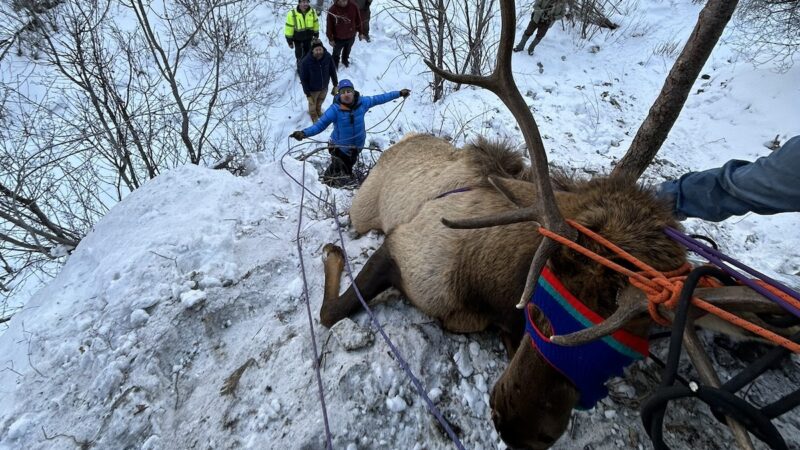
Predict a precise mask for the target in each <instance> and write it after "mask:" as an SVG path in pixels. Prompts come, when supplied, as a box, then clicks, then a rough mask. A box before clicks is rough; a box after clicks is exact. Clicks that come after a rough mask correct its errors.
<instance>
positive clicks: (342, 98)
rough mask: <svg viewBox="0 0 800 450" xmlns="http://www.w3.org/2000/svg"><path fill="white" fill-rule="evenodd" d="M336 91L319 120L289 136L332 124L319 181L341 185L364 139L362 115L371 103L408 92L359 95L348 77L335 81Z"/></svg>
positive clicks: (347, 179) (348, 177)
mask: <svg viewBox="0 0 800 450" xmlns="http://www.w3.org/2000/svg"><path fill="white" fill-rule="evenodd" d="M338 88H339V94H338V95H337V96H336V97H334V100H333V105H331V106H329V107H328V109H326V110H325V113H324V114H323V115H322V117H320V119H319V120H318V121H317V122H315V123H314V125H311V126H310V127H308V128H306V129H304V130H302V131H295V132H294V133H292V134H291V137H293V138H295V139H297V140H298V141H301V140H303V139H305V138H306V137H310V136H314V135H316V134H319V133H321V132H322V131H324V130H325V129H326V128H328V126H329V125H330V124H333V132H332V133H331V136H330V138H329V142H330V149H329V150H328V151H329V152H330V153H331V163H330V165H329V166H328V169H327V170H326V171H325V174H324V175H323V176H322V181H323V182H324V183H326V184H328V185H331V186H336V187H339V186H342V185H344V184H347V183H348V182H350V181H351V180H352V177H353V166H354V165H355V164H356V161H358V155H359V154H360V153H361V149H362V148H363V147H364V143H365V142H366V140H367V129H366V125H365V123H364V116H365V115H366V114H367V111H368V110H369V109H370V108H372V107H373V106H377V105H382V104H384V103H387V102H390V101H392V100H394V99H396V98H398V97H403V98H406V97H408V96H409V95H410V94H411V91H410V90H408V89H401V90H399V91H392V92H386V93H383V94H379V95H374V96H363V97H362V96H361V94H360V93H359V92H358V91H356V90H355V87H354V86H353V83H352V82H351V81H350V80H341V81H339V86H338Z"/></svg>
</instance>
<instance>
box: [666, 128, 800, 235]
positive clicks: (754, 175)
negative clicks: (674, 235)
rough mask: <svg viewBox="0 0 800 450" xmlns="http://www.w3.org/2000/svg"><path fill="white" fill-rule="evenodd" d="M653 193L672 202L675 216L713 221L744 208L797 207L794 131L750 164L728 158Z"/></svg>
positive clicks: (798, 152)
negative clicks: (774, 147)
mask: <svg viewBox="0 0 800 450" xmlns="http://www.w3.org/2000/svg"><path fill="white" fill-rule="evenodd" d="M658 193H659V195H660V196H661V197H663V198H667V199H669V200H670V201H672V202H673V203H672V204H673V207H674V210H675V214H676V215H677V216H678V217H681V218H683V217H698V218H700V219H705V220H711V221H719V220H725V219H727V218H728V217H730V216H740V215H743V214H747V213H748V212H754V213H756V214H777V213H781V212H794V211H800V136H795V137H793V138H791V139H789V140H788V141H786V143H785V144H783V147H781V148H780V149H778V150H776V151H774V152H772V153H771V154H769V155H767V156H763V157H761V158H758V159H757V160H755V161H754V162H752V163H751V162H748V161H740V160H736V159H734V160H731V161H728V162H727V163H725V165H723V166H722V167H717V168H715V169H709V170H704V171H702V172H690V173H687V174H686V175H684V176H682V177H681V178H680V179H678V180H673V181H666V182H664V183H662V184H661V185H660V186H659V192H658Z"/></svg>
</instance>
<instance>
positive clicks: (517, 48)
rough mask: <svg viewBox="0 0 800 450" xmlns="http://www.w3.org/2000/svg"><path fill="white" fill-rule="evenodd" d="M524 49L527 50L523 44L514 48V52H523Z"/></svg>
mask: <svg viewBox="0 0 800 450" xmlns="http://www.w3.org/2000/svg"><path fill="white" fill-rule="evenodd" d="M523 48H525V46H524V45H522V44H519V45H518V46H516V47H514V51H515V52H521V51H522V49H523Z"/></svg>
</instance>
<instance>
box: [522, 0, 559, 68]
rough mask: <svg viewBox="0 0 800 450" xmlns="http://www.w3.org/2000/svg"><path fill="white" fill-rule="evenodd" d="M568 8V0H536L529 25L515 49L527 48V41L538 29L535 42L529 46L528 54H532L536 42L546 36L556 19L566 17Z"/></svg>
mask: <svg viewBox="0 0 800 450" xmlns="http://www.w3.org/2000/svg"><path fill="white" fill-rule="evenodd" d="M566 9H567V2H566V0H536V3H534V4H533V12H532V13H531V21H530V22H528V27H527V28H525V32H524V33H523V34H522V39H521V40H520V41H519V44H517V46H516V47H514V51H515V52H521V51H522V49H523V48H525V43H526V42H528V39H530V37H531V36H532V35H533V32H534V31H536V37H535V38H534V39H533V42H531V45H530V47H528V54H529V55H532V54H533V49H534V48H535V47H536V44H538V43H539V42H540V41H541V40H542V38H544V35H545V34H546V33H547V30H548V29H550V26H551V25H553V23H554V22H555V21H556V20H559V19H561V18H562V17H564V12H565V11H566ZM537 30H538V31H537Z"/></svg>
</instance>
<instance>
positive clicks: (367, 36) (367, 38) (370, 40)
mask: <svg viewBox="0 0 800 450" xmlns="http://www.w3.org/2000/svg"><path fill="white" fill-rule="evenodd" d="M364 40H365V41H367V42H372V39H370V37H369V35H366V36H364Z"/></svg>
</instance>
